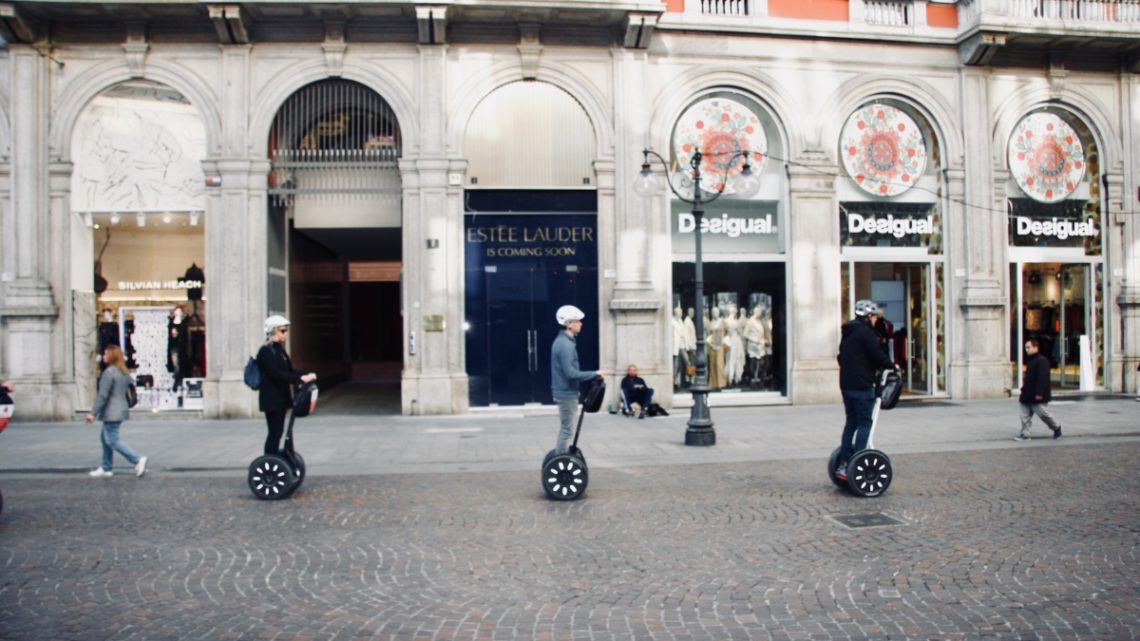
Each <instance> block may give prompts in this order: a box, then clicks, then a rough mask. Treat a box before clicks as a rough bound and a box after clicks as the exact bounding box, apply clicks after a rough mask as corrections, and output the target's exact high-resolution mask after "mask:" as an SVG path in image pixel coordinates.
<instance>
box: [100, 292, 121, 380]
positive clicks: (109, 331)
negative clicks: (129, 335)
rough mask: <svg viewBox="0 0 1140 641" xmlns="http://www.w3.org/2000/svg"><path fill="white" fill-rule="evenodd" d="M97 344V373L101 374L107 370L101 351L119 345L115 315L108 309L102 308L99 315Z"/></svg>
mask: <svg viewBox="0 0 1140 641" xmlns="http://www.w3.org/2000/svg"><path fill="white" fill-rule="evenodd" d="M98 342H99V344H98V351H97V352H96V354H99V355H100V358H99V359H98V360H99V371H100V372H102V371H103V370H104V369H106V368H107V364H106V363H104V362H103V359H102V358H101V356H102V354H103V350H105V349H107V346H108V345H118V344H119V324H118V323H116V322H115V315H114V313H112V312H111V308H110V307H104V308H103V311H102V312H101V313H100V314H99V341H98Z"/></svg>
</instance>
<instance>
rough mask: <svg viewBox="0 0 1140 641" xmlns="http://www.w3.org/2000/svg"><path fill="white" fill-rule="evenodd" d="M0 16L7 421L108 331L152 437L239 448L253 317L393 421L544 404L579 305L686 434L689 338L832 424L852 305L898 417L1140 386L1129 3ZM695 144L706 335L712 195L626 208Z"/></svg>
mask: <svg viewBox="0 0 1140 641" xmlns="http://www.w3.org/2000/svg"><path fill="white" fill-rule="evenodd" d="M0 13H2V14H3V15H2V21H3V28H2V29H0V33H2V35H3V37H4V40H5V43H6V46H5V48H4V50H3V52H2V56H3V66H2V69H3V72H2V73H0V96H2V98H0V375H2V376H4V377H6V378H10V379H12V380H13V381H15V382H16V384H17V385H18V386H19V392H20V393H19V401H20V411H21V415H23V416H26V417H40V418H65V417H69V416H72V415H73V414H74V412H76V411H80V410H82V409H84V408H86V407H87V406H88V405H89V403H90V401H91V398H92V394H93V388H94V380H95V377H96V375H97V373H98V369H97V366H96V365H95V362H96V358H95V352H96V351H97V349H98V348H99V347H101V346H102V345H104V344H105V343H106V341H107V340H108V338H107V336H105V335H104V334H102V333H101V332H102V331H103V330H104V329H107V330H108V331H110V330H112V329H113V330H114V331H115V332H116V333H115V338H114V339H113V340H118V341H120V342H121V343H123V344H125V341H126V338H127V337H126V336H125V335H126V334H130V336H131V337H132V340H133V341H134V343H137V344H132V347H131V349H132V354H137V362H136V363H135V364H136V368H137V369H136V374H145V375H147V376H150V377H151V379H150V380H149V381H148V382H150V383H152V384H153V388H154V390H156V392H155V394H156V395H155V396H154V398H153V399H152V401H151V402H152V406H153V408H154V409H165V408H170V409H174V408H177V407H184V408H200V410H201V411H202V412H204V413H205V415H207V416H248V415H251V414H253V413H254V412H256V400H255V396H254V395H252V394H250V392H249V391H248V389H247V388H245V387H244V385H243V383H242V376H241V373H242V368H243V366H244V364H245V361H246V359H247V358H248V356H249V354H251V353H252V351H253V350H255V349H256V347H257V345H258V344H259V342H260V340H261V339H262V329H261V323H262V320H263V319H264V318H265V316H266V315H267V314H269V313H285V314H287V315H290V316H291V317H292V318H293V322H294V332H293V334H294V335H293V338H292V339H291V340H292V343H291V346H292V351H293V353H294V357H295V360H299V361H302V362H306V363H307V364H311V365H314V366H316V367H318V368H319V371H321V373H322V376H325V373H326V372H327V373H328V377H329V378H342V379H349V380H351V379H353V378H357V377H361V376H363V374H361V372H364V371H365V370H366V369H367V367H366V365H367V364H366V363H364V361H368V362H376V363H380V362H394V363H395V367H396V370H397V371H398V373H397V376H398V380H399V388H400V390H399V398H400V401H399V403H400V409H401V411H402V412H403V413H405V414H449V413H462V412H465V411H467V410H468V409H469V408H471V407H476V406H487V405H491V406H493V405H517V404H526V403H534V402H538V403H542V402H549V401H548V399H547V398H545V397H547V396H549V390H548V381H549V370H548V367H549V365H548V362H547V361H548V356H549V340H550V337H551V336H552V335H553V331H554V328H552V327H551V326H552V325H553V320H552V318H548V317H552V312H553V309H555V308H556V307H557V306H558V305H560V304H563V303H564V302H574V303H575V304H578V305H579V306H581V307H583V309H587V311H588V319H587V320H588V325H587V329H586V332H585V333H584V334H583V337H582V339H583V345H582V351H583V364H584V366H590V367H598V368H600V369H603V370H605V371H606V372H610V373H614V374H620V373H622V372H624V370H625V367H626V365H627V364H630V363H635V364H637V365H638V367H639V369H640V371H641V375H642V376H644V377H645V378H646V379H648V380H649V381H650V384H651V385H652V386H654V387H655V388H656V389H657V390H658V395H657V397H658V399H659V400H661V401H662V402H663V403H664V404H667V405H684V404H685V403H686V402H687V401H688V397H689V395H688V391H687V388H688V387H689V386H690V385H691V384H692V377H693V371H692V363H693V358H692V350H693V345H692V344H691V342H690V341H691V332H688V333H687V329H686V328H687V327H688V326H689V325H688V324H687V322H686V318H688V320H689V321H691V320H693V319H692V316H691V315H692V313H693V312H690V311H689V308H693V307H696V308H703V309H704V310H705V311H706V312H708V320H707V321H705V323H703V324H704V326H705V327H706V329H707V330H708V331H707V332H706V333H707V334H708V342H709V345H710V348H709V352H708V357H709V363H710V376H715V377H718V378H717V383H716V384H715V385H714V388H715V391H714V393H713V394H712V399H713V400H712V403H713V405H714V406H715V405H717V404H762V403H771V402H792V403H817V402H832V401H835V400H837V399H838V398H839V392H838V388H837V365H836V360H835V354H836V347H837V344H838V341H839V326H840V323H841V322H842V321H843V320H844V319H845V318H847V317H849V316H850V314H851V310H852V308H853V305H854V301H855V299H857V298H866V297H874V298H876V299H878V300H880V302H883V303H884V304H885V305H886V306H887V310H888V318H889V319H890V320H892V325H893V329H894V335H892V336H891V337H885V338H884V343H885V345H886V346H887V348H888V349H889V350H890V351H891V354H892V358H894V359H895V360H896V362H898V363H899V364H900V366H901V367H902V369H903V371H904V374H905V376H906V377H907V380H908V389H909V392H910V393H912V394H915V395H930V396H949V397H952V398H963V399H965V398H983V397H995V396H1002V395H1005V394H1006V393H1007V391H1008V390H1009V389H1010V388H1011V387H1016V385H1017V379H1018V371H1019V366H1020V358H1021V357H1020V355H1021V344H1022V343H1023V341H1024V340H1026V339H1027V338H1029V337H1037V338H1039V339H1040V340H1043V341H1045V343H1046V345H1047V350H1048V351H1047V353H1049V354H1050V355H1051V357H1052V359H1053V361H1054V382H1055V384H1056V385H1058V386H1061V387H1074V388H1083V389H1099V390H1108V391H1116V392H1121V391H1129V392H1131V391H1134V390H1135V389H1136V385H1137V382H1138V380H1137V377H1138V372H1137V365H1138V363H1140V215H1138V212H1140V201H1138V200H1137V194H1138V189H1140V183H1138V181H1137V173H1136V167H1137V163H1138V162H1140V108H1138V105H1140V73H1138V72H1140V65H1138V64H1137V54H1136V52H1135V50H1136V46H1137V44H1140V35H1137V33H1140V32H1138V31H1137V29H1136V27H1137V26H1138V25H1140V6H1138V5H1137V4H1136V3H1134V2H1131V1H1129V0H1043V1H1039V2H1021V1H1019V0H960V1H958V2H935V1H934V0H881V1H878V0H826V1H825V0H817V1H815V2H791V1H789V0H751V1H749V0H669V1H668V2H666V3H663V4H661V3H656V2H644V3H639V2H619V1H610V0H602V1H600V2H589V3H580V2H570V1H566V2H553V3H534V2H512V1H510V0H504V1H500V2H478V3H473V4H472V3H465V4H449V3H438V4H430V5H415V4H406V3H399V2H352V3H339V4H327V5H326V4H320V3H309V4H297V3H285V2H245V3H241V4H218V5H210V4H199V3H190V2H186V3H178V2H173V3H171V2H165V3H155V4H146V3H132V4H130V5H113V6H111V5H103V4H100V3H88V2H77V3H70V4H58V3H48V2H14V3H8V4H6V5H3V6H0ZM712 118H715V119H716V120H715V121H714V120H713V119H712ZM713 134H716V135H715V136H714V135H713ZM686 136H688V138H686ZM716 136H721V138H723V140H722V139H720V138H716ZM714 138H716V139H715V140H714ZM718 140H719V142H718ZM725 140H727V141H728V142H725ZM694 141H695V142H694ZM686 144H690V145H696V146H697V148H699V149H701V150H702V151H704V152H706V161H708V163H709V164H707V165H705V166H704V167H703V168H704V170H705V178H706V179H709V178H710V177H711V180H712V182H711V183H709V184H708V187H707V188H708V190H709V195H715V194H717V193H719V192H720V191H721V190H723V192H724V193H722V194H721V197H720V198H719V199H717V200H715V201H714V202H713V203H711V204H709V205H708V206H707V208H706V211H705V221H706V222H707V223H710V224H708V225H707V228H706V229H705V231H704V233H703V236H702V239H703V243H704V244H703V246H704V248H705V249H704V253H703V255H702V265H703V271H704V286H705V287H704V291H705V294H706V296H705V300H703V301H702V302H701V305H699V306H698V305H695V302H696V301H695V300H694V299H693V291H692V290H693V280H694V269H693V268H694V265H695V260H696V256H695V251H694V249H693V247H692V240H693V233H694V231H693V225H694V223H695V219H694V218H693V217H692V213H691V211H690V205H689V204H688V203H687V202H686V199H687V198H688V197H690V196H691V195H692V190H693V185H692V181H691V180H688V181H686V179H685V176H684V175H683V174H684V173H685V172H684V171H680V172H674V173H673V174H672V176H673V178H674V182H675V186H676V188H677V191H676V195H673V193H672V192H668V191H662V192H660V195H659V196H654V197H650V198H642V197H640V196H638V195H637V194H635V192H634V189H633V185H634V182H635V180H636V179H637V178H638V176H639V172H640V171H641V170H642V165H643V163H646V162H648V163H649V164H650V169H651V171H653V172H657V173H659V174H660V173H662V172H661V169H662V164H660V163H659V162H658V161H657V160H656V159H655V158H654V157H652V156H646V155H645V154H643V150H645V149H652V150H654V151H656V152H659V153H660V154H661V156H662V157H663V159H664V161H665V162H666V163H669V164H670V165H671V169H674V170H676V169H680V168H682V167H683V165H684V162H685V161H686V159H687V158H688V157H689V156H687V155H686V154H691V151H692V147H691V146H690V147H688V148H686V147H685V145H686ZM706 144H707V145H708V146H707V147H702V145H706ZM718 145H721V146H718ZM724 145H728V146H727V147H725V146H724ZM745 148H746V149H745ZM725 149H730V150H740V149H744V150H745V151H746V152H747V158H748V159H749V162H751V163H752V167H753V168H754V169H755V173H757V174H758V176H759V179H760V183H761V187H760V192H759V194H758V195H757V196H755V197H751V198H742V197H740V196H739V195H737V194H735V193H734V189H733V186H734V184H735V182H734V181H736V180H737V179H738V174H739V172H740V169H741V167H742V164H743V162H742V159H741V158H740V157H739V155H735V156H733V155H732V154H726V155H725V157H718V156H716V155H715V154H716V153H719V152H717V151H716V150H721V151H723V150H725ZM710 150H712V151H713V152H715V153H709V152H710ZM730 156H731V157H730ZM718 179H720V180H723V181H724V182H723V183H719V186H718V182H717V181H718ZM702 184H704V183H703V182H702ZM164 225H166V227H164ZM176 228H177V229H176ZM190 267H196V268H200V269H201V270H202V271H203V272H204V279H201V280H203V281H204V284H203V282H199V279H197V278H195V274H196V272H193V271H190V270H189V268H190ZM112 272H113V273H112ZM100 278H103V279H104V288H103V289H100V288H99V287H98V286H96V287H93V283H97V281H98V280H99V279H100ZM368 283H371V285H368ZM192 292H197V295H198V297H197V298H194V296H195V294H194V293H192ZM108 301H111V302H108ZM174 306H178V307H181V311H180V312H179V314H180V316H179V317H178V320H177V322H176V321H174V320H172V319H171V317H170V314H168V313H166V311H164V309H173V308H174ZM103 309H108V311H109V313H110V316H109V317H107V318H102V317H101V316H100V312H101V310H103ZM322 310H323V311H322ZM182 314H184V315H185V318H186V319H187V320H185V321H183V320H181V319H182V316H181V315H182ZM108 318H109V319H110V320H108ZM182 323H185V324H182ZM105 324H107V327H104V325H105ZM591 325H592V326H591ZM111 326H113V327H111ZM172 337H173V338H172ZM179 337H181V339H180V338H179ZM179 340H182V341H183V342H179ZM147 350H151V351H147ZM362 354H363V355H364V356H360V355H362ZM367 354H372V356H367ZM155 355H157V356H155ZM152 357H153V358H152ZM147 359H151V360H147ZM152 361H153V362H152ZM207 363H208V365H207ZM164 366H165V367H164ZM615 387H616V386H615ZM171 390H177V393H176V394H173V395H171V394H166V393H165V392H167V391H171Z"/></svg>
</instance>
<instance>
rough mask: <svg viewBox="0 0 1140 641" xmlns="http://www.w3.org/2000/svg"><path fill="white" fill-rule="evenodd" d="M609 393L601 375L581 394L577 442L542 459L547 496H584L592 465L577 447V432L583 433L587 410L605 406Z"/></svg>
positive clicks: (569, 498) (575, 434) (574, 497)
mask: <svg viewBox="0 0 1140 641" xmlns="http://www.w3.org/2000/svg"><path fill="white" fill-rule="evenodd" d="M605 395H606V382H605V381H604V380H602V379H600V378H595V379H594V380H592V381H590V383H589V385H588V386H587V387H586V389H585V390H584V391H583V392H582V393H581V394H580V395H579V400H580V401H581V403H582V411H581V412H579V414H578V429H576V430H575V431H574V442H573V443H572V444H571V445H570V449H569V450H567V451H566V453H565V454H558V451H557V450H550V451H549V452H547V453H546V457H545V458H543V459H542V470H541V472H542V489H543V491H544V492H546V496H547V498H550V499H553V500H555V501H573V500H574V499H580V498H582V495H583V494H584V493H585V492H586V486H587V485H589V484H590V468H589V466H587V465H586V455H585V454H582V450H580V449H578V435H579V434H581V433H582V419H583V418H585V416H586V412H589V413H591V414H593V413H594V412H597V411H598V409H599V408H601V406H602V399H603V397H605Z"/></svg>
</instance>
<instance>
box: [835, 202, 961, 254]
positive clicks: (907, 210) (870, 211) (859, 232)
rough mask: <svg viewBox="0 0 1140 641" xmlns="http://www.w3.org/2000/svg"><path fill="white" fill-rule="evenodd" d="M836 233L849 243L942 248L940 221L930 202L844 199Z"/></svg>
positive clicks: (935, 250)
mask: <svg viewBox="0 0 1140 641" xmlns="http://www.w3.org/2000/svg"><path fill="white" fill-rule="evenodd" d="M843 205H844V206H843V207H842V208H841V209H840V212H839V234H840V237H841V238H842V239H843V244H844V245H847V246H849V247H926V248H927V249H929V250H930V251H932V252H935V253H937V252H939V251H940V250H941V242H940V240H941V236H942V234H941V223H940V221H939V217H938V215H937V213H936V210H935V208H934V206H933V205H931V204H929V203H870V202H845V203H843Z"/></svg>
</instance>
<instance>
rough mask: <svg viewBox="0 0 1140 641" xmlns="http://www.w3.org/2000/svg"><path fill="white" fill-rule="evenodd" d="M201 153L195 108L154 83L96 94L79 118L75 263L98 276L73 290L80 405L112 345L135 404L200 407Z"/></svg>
mask: <svg viewBox="0 0 1140 641" xmlns="http://www.w3.org/2000/svg"><path fill="white" fill-rule="evenodd" d="M206 148H207V143H206V126H205V123H204V121H203V118H202V115H201V113H200V112H199V111H198V109H197V108H196V107H195V106H194V105H192V104H191V103H190V101H189V100H187V99H186V98H185V97H184V96H183V95H182V94H181V93H180V92H178V91H177V90H175V89H173V88H171V87H169V86H166V85H163V84H161V83H157V82H153V81H149V80H131V81H128V82H122V83H119V84H117V85H115V86H113V87H110V88H108V89H106V90H104V91H102V92H100V94H99V95H98V96H96V97H95V98H94V99H92V101H91V102H90V103H89V104H88V105H87V106H86V107H85V108H84V110H83V112H82V113H81V114H80V115H79V118H78V120H77V121H76V126H75V130H74V133H73V135H72V140H71V158H72V159H73V162H74V165H75V169H74V171H73V172H72V177H71V209H72V211H73V212H74V213H75V214H76V215H77V219H76V220H77V223H78V224H77V225H76V226H75V227H74V228H73V229H75V230H76V235H74V236H73V238H75V239H76V242H75V243H74V247H75V248H76V249H77V251H76V252H75V258H74V260H76V261H83V259H84V257H88V260H87V261H84V262H86V264H87V265H93V266H94V278H93V279H92V278H91V277H90V276H87V277H85V278H82V279H80V282H77V283H76V285H75V289H76V293H75V300H76V305H77V310H80V309H82V308H84V307H86V308H87V309H89V314H78V313H77V314H76V327H75V349H76V353H77V354H80V355H84V356H89V358H86V359H76V364H77V367H76V373H75V377H76V383H77V387H78V389H79V390H80V396H79V398H78V401H79V403H80V405H81V406H82V405H85V404H86V405H89V404H90V401H91V400H92V399H90V398H86V395H87V394H89V393H90V392H91V391H93V390H94V383H95V378H96V377H97V376H98V374H99V372H100V369H101V367H103V364H102V362H101V361H100V360H99V358H98V357H99V355H100V354H101V353H102V352H103V350H104V349H105V348H106V347H107V346H109V345H118V346H119V347H120V348H121V349H122V350H123V353H124V354H125V356H126V362H127V366H128V367H129V368H130V370H131V373H132V374H133V375H134V376H135V380H136V382H137V383H138V389H139V405H138V406H137V408H138V409H140V410H152V411H177V410H193V411H200V410H202V409H203V408H204V402H205V399H204V398H203V393H204V385H203V380H204V377H205V376H206V375H207V354H206V332H207V331H208V329H209V328H208V327H207V325H206V307H207V305H208V301H207V298H208V296H207V295H206V292H205V288H204V283H205V280H206V273H207V272H208V269H209V265H207V264H206V246H205V238H206V236H205V228H206V225H207V223H208V221H207V218H206V216H205V203H206V199H205V194H204V179H203V174H202V161H203V159H204V158H205V157H206V153H207V151H206ZM80 230H82V231H80ZM88 251H89V252H90V253H87V252H88ZM79 273H88V274H89V273H90V272H85V270H76V274H79ZM89 287H90V288H92V289H93V290H94V296H93V297H92V298H91V299H89V300H90V302H91V304H90V306H88V305H87V304H86V300H87V297H88V296H90V294H89V293H88V292H89V291H90V290H88V288H89ZM84 360H85V361H86V362H84Z"/></svg>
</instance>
